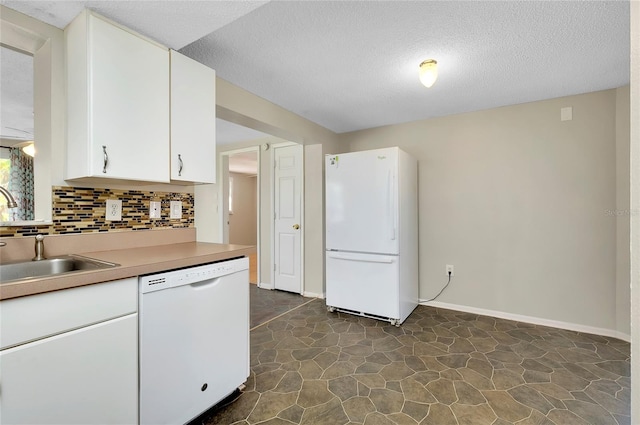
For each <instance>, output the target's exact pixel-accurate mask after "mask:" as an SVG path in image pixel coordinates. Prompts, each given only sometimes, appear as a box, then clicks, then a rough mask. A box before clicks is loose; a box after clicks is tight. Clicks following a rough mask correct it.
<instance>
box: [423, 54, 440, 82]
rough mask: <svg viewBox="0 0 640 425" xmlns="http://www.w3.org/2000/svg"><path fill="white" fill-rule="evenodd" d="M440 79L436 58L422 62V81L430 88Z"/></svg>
mask: <svg viewBox="0 0 640 425" xmlns="http://www.w3.org/2000/svg"><path fill="white" fill-rule="evenodd" d="M437 79H438V62H436V60H435V59H427V60H425V61H423V62H422V63H421V64H420V82H421V83H422V84H423V85H424V86H425V87H426V88H429V87H431V86H432V85H433V83H435V82H436V80H437Z"/></svg>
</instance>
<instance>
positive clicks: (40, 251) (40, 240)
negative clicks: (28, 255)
mask: <svg viewBox="0 0 640 425" xmlns="http://www.w3.org/2000/svg"><path fill="white" fill-rule="evenodd" d="M46 259H47V257H45V256H44V235H40V234H38V235H36V256H35V257H33V258H32V259H31V260H32V261H40V260H46Z"/></svg>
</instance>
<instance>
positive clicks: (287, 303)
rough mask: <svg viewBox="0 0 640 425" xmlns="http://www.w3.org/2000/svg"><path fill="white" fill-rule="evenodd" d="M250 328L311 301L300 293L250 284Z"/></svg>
mask: <svg viewBox="0 0 640 425" xmlns="http://www.w3.org/2000/svg"><path fill="white" fill-rule="evenodd" d="M249 299H250V301H249V305H250V306H251V307H250V313H249V316H250V317H249V328H250V329H253V328H255V327H256V326H258V325H260V324H263V323H266V322H268V321H269V320H272V319H274V318H276V317H278V316H279V315H281V314H283V313H286V312H288V311H291V310H293V309H294V308H296V307H299V306H301V305H302V304H304V303H307V302H309V301H311V299H310V298H304V297H303V296H302V295H300V294H294V293H293V292H284V291H270V290H268V289H261V288H258V286H257V285H249Z"/></svg>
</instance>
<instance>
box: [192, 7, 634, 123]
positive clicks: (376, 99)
mask: <svg viewBox="0 0 640 425" xmlns="http://www.w3.org/2000/svg"><path fill="white" fill-rule="evenodd" d="M182 51H183V52H184V53H186V54H187V55H189V56H191V57H194V58H197V59H198V60H200V61H202V62H204V63H206V64H208V65H210V66H212V67H213V68H215V69H216V71H217V73H218V75H219V76H220V77H222V78H224V79H226V80H228V81H230V82H232V83H234V84H236V85H239V86H240V87H243V88H245V89H247V90H248V91H250V92H253V93H255V94H257V95H259V96H261V97H264V98H266V99H268V100H270V101H272V102H273V103H276V104H278V105H280V106H282V107H284V108H285V109H288V110H290V111H293V112H296V113H298V114H300V115H302V116H304V117H306V118H308V119H310V120H311V121H314V122H316V123H318V124H320V125H322V126H325V127H327V128H329V129H331V130H333V131H335V132H339V133H340V132H347V131H352V130H358V129H363V128H370V127H376V126H380V125H385V124H394V123H399V122H407V121H414V120H418V119H424V118H430V117H435V116H443V115H449V114H456V113H461V112H467V111H474V110H480V109H486V108H493V107H498V106H504V105H510V104H517V103H523V102H530V101H534V100H540V99H547V98H554V97H559V96H565V95H571V94H577V93H584V92H589V91H595V90H602V89H608V88H613V87H619V86H622V85H624V84H627V83H628V82H629V4H628V3H627V2H597V1H596V2H586V1H563V2H560V1H557V2H556V1H543V2H536V1H508V2H499V1H496V2H492V1H472V2H457V1H444V2H431V1H421V2H408V1H382V2H366V1H365V2H330V1H322V2H313V1H295V2H279V1H273V2H270V3H268V4H266V5H265V6H262V7H261V8H259V9H257V10H255V11H254V12H252V13H250V14H247V15H245V16H243V17H242V18H240V19H238V20H236V21H234V22H232V23H231V24H229V25H227V26H225V27H223V28H221V29H219V30H217V31H215V32H213V33H212V34H210V35H208V36H206V37H204V38H202V39H200V40H198V41H196V42H194V43H193V44H191V45H189V46H187V47H186V48H184V49H183V50H182ZM427 58H434V59H436V60H437V61H438V64H439V78H438V81H437V82H436V83H435V85H434V86H433V87H432V88H431V89H426V88H424V87H423V86H421V85H420V83H419V81H418V76H417V71H418V65H419V64H420V62H422V60H424V59H427Z"/></svg>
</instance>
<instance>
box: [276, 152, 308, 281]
mask: <svg viewBox="0 0 640 425" xmlns="http://www.w3.org/2000/svg"><path fill="white" fill-rule="evenodd" d="M273 154H274V161H275V171H274V207H275V215H274V236H275V238H274V239H275V240H274V262H275V267H274V269H275V270H274V287H275V289H280V290H283V291H289V292H297V293H302V245H301V233H302V221H301V219H302V213H301V210H302V146H301V145H290V146H283V147H275V148H274V152H273Z"/></svg>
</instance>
